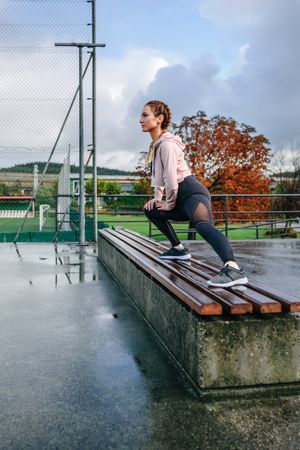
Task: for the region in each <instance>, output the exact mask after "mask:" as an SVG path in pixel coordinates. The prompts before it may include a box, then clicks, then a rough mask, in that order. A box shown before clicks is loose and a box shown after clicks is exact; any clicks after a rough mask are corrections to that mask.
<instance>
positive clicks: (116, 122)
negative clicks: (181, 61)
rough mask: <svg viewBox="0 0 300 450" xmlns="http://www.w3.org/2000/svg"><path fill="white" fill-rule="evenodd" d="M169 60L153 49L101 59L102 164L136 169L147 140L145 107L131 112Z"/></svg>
mask: <svg viewBox="0 0 300 450" xmlns="http://www.w3.org/2000/svg"><path fill="white" fill-rule="evenodd" d="M168 64H169V63H168V61H167V60H166V58H164V57H163V56H162V55H161V54H159V52H158V51H156V50H153V49H132V50H129V51H128V52H127V54H126V55H125V56H124V57H123V58H122V59H116V58H101V59H100V61H99V70H98V74H99V75H98V77H99V78H98V105H99V106H98V108H99V114H98V127H99V141H100V144H99V147H100V152H99V156H98V160H99V165H101V166H103V165H104V163H105V164H106V165H107V166H108V167H116V164H120V165H121V166H122V167H127V168H128V167H130V168H131V169H134V168H135V165H136V161H137V158H138V153H139V151H143V150H145V149H147V146H148V143H147V139H145V136H144V135H143V133H141V129H140V126H139V124H138V121H139V115H140V110H141V108H142V106H143V104H142V103H141V104H139V105H136V108H134V110H130V109H129V105H130V104H131V103H132V102H133V100H134V98H135V97H136V95H137V93H138V92H140V93H143V92H144V91H145V90H146V89H147V87H148V86H149V84H151V82H152V81H153V80H154V78H155V76H156V74H157V72H158V71H159V70H160V69H161V68H165V67H167V66H168Z"/></svg>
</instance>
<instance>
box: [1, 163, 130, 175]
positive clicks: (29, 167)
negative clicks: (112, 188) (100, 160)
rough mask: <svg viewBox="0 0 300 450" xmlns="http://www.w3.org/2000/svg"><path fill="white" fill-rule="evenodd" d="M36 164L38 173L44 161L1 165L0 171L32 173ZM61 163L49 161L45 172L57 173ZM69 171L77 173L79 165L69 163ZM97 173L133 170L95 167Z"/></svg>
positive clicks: (126, 173)
mask: <svg viewBox="0 0 300 450" xmlns="http://www.w3.org/2000/svg"><path fill="white" fill-rule="evenodd" d="M35 164H37V166H38V171H39V173H42V172H43V170H44V168H45V165H46V163H45V162H38V161H36V162H30V163H26V164H16V165H14V166H11V167H2V168H0V172H16V173H32V172H33V167H34V165H35ZM61 167H62V164H59V163H50V164H49V166H48V170H47V173H49V174H58V173H59V172H60V170H61ZM92 172H93V168H92V167H87V168H86V173H92ZM71 173H79V167H78V166H74V165H71ZM97 174H98V175H134V174H135V172H129V171H126V170H119V169H109V168H108V167H97Z"/></svg>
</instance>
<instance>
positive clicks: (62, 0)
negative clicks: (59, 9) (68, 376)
mask: <svg viewBox="0 0 300 450" xmlns="http://www.w3.org/2000/svg"><path fill="white" fill-rule="evenodd" d="M10 1H11V2H15V3H17V2H19V3H26V2H32V3H85V2H84V0H10Z"/></svg>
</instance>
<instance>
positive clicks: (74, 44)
mask: <svg viewBox="0 0 300 450" xmlns="http://www.w3.org/2000/svg"><path fill="white" fill-rule="evenodd" d="M55 45H56V46H58V47H78V49H79V186H80V192H79V217H80V226H79V233H80V234H79V243H80V245H84V244H85V215H84V212H85V211H84V209H85V186H84V148H83V140H84V139H83V84H82V49H83V47H87V48H93V49H94V48H95V47H105V44H96V43H92V44H91V43H89V42H80V43H78V42H72V43H65V42H57V43H55Z"/></svg>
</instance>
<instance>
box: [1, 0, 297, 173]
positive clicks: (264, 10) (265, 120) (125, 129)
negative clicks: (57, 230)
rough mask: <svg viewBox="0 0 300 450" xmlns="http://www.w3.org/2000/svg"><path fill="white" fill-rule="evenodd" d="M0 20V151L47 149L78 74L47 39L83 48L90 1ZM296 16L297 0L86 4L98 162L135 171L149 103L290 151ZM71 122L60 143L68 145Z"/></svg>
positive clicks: (14, 0)
mask: <svg viewBox="0 0 300 450" xmlns="http://www.w3.org/2000/svg"><path fill="white" fill-rule="evenodd" d="M0 17H1V20H0V22H2V23H1V24H0V63H1V68H2V69H1V72H0V120H1V125H0V130H1V136H0V151H1V149H14V148H19V147H24V150H23V152H25V153H26V151H27V152H30V149H32V148H35V149H40V148H45V149H49V148H51V143H53V142H54V141H55V138H56V135H57V131H58V129H59V126H60V124H61V123H62V121H63V119H64V116H65V113H66V111H67V109H68V105H69V103H70V99H71V98H72V96H73V93H74V89H76V86H77V77H78V58H77V53H76V52H77V51H76V50H65V49H58V48H55V47H54V42H59V41H60V42H72V41H77V42H78V41H80V40H81V42H86V41H90V32H91V30H90V27H89V26H87V23H89V22H90V5H89V4H87V3H86V2H85V1H82V0H61V1H60V0H0ZM299 17H300V0H151V1H150V0H148V1H146V0H139V1H137V0H102V1H99V0H97V42H99V43H105V44H106V47H105V48H104V49H98V50H97V144H98V145H97V149H98V165H100V166H106V167H111V168H118V169H125V170H134V169H135V167H136V163H137V160H138V158H139V154H140V152H142V151H147V149H148V146H149V144H150V137H149V135H148V134H144V133H142V131H141V129H140V126H139V123H138V121H139V116H140V113H141V110H142V108H143V105H144V104H145V103H146V102H147V101H149V100H152V99H160V100H163V101H165V102H166V103H168V104H169V105H170V107H171V108H172V110H173V121H174V122H176V123H179V122H180V120H181V118H182V117H183V116H186V115H192V114H195V113H196V112H197V111H199V110H203V111H205V112H206V113H207V114H208V116H213V115H217V114H218V115H223V116H226V117H233V118H234V119H235V120H236V121H237V122H239V123H246V124H248V125H251V126H253V127H255V128H256V130H257V132H258V133H262V134H264V135H265V136H266V137H267V138H268V139H269V141H270V147H271V150H272V152H276V151H277V150H283V151H285V152H286V154H288V155H289V154H290V151H291V149H292V150H293V152H296V151H297V149H299V148H300V127H299V116H300V115H299V113H300V87H299V75H298V67H299V62H300V61H299V59H300V52H299V42H300V27H299V24H298V21H299ZM14 46H15V47H14ZM26 46H27V50H26V49H25V48H24V47H26ZM21 47H22V48H21ZM18 49H19V50H18ZM87 57H88V55H85V58H87ZM85 60H86V59H85ZM3 68H4V70H3ZM85 83H86V85H85V94H86V95H85V118H86V128H85V143H86V145H88V144H89V140H90V132H91V130H90V103H91V102H89V101H88V100H86V98H87V97H88V95H89V87H90V80H88V78H87V79H86V82H85ZM77 116H78V114H77V110H75V109H74V111H72V114H71V116H70V119H69V121H68V125H67V126H66V129H65V130H64V134H63V137H62V139H61V143H60V145H61V146H66V145H67V143H68V142H69V143H71V145H72V147H74V149H76V145H77V146H78V143H77V144H76V140H77V135H78V122H77V119H78V117H77ZM25 153H24V154H25ZM26 154H27V153H26ZM5 158H8V159H9V157H8V156H5ZM1 159H2V158H1Z"/></svg>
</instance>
